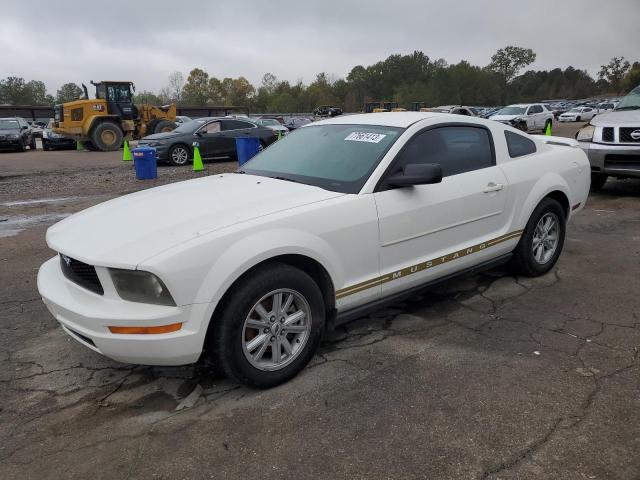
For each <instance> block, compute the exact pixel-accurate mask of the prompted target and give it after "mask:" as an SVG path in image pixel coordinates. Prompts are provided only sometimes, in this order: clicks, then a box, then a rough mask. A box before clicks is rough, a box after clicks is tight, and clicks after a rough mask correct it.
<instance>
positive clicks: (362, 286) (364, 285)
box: [336, 230, 524, 299]
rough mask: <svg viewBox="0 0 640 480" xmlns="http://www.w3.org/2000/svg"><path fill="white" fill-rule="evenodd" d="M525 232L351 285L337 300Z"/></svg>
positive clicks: (516, 232) (498, 238) (495, 239)
mask: <svg viewBox="0 0 640 480" xmlns="http://www.w3.org/2000/svg"><path fill="white" fill-rule="evenodd" d="M523 231H524V230H517V231H515V232H511V233H507V234H506V235H502V236H500V237H497V238H494V239H492V240H488V241H486V242H482V243H479V244H477V245H474V246H472V247H468V248H464V249H462V250H458V251H457V252H453V253H448V254H446V255H443V256H441V257H438V258H434V259H432V260H427V261H425V262H421V263H418V264H416V265H412V266H410V267H406V268H403V269H402V270H397V271H395V272H392V273H387V274H385V275H382V276H380V277H377V278H372V279H370V280H367V281H365V282H360V283H356V284H355V285H351V286H349V287H346V288H343V289H341V290H338V291H337V292H336V299H340V298H344V297H347V296H349V295H353V294H354V293H358V292H362V291H363V290H367V289H369V288H372V287H376V286H378V285H382V284H383V283H387V282H392V281H393V280H397V279H399V278H402V277H406V276H408V275H413V274H414V273H418V272H422V271H424V270H427V269H429V268H433V267H437V266H438V265H442V264H443V263H448V262H451V261H453V260H457V259H458V258H461V257H466V256H467V255H471V254H472V253H477V252H479V251H481V250H484V249H485V248H487V247H493V246H494V245H497V244H499V243H502V242H506V241H508V240H513V239H515V238H519V237H520V236H521V235H522V232H523Z"/></svg>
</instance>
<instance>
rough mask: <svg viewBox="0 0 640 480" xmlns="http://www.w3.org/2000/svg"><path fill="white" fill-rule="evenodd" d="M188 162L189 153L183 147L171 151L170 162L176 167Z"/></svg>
mask: <svg viewBox="0 0 640 480" xmlns="http://www.w3.org/2000/svg"><path fill="white" fill-rule="evenodd" d="M187 160H189V153H188V152H187V149H186V148H184V147H176V148H174V149H173V150H172V151H171V161H172V162H173V163H175V164H176V165H184V164H185V163H187Z"/></svg>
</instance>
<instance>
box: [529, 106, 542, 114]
mask: <svg viewBox="0 0 640 480" xmlns="http://www.w3.org/2000/svg"><path fill="white" fill-rule="evenodd" d="M529 113H542V107H541V106H540V105H533V106H532V107H531V108H530V109H529Z"/></svg>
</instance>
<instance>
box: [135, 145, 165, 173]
mask: <svg viewBox="0 0 640 480" xmlns="http://www.w3.org/2000/svg"><path fill="white" fill-rule="evenodd" d="M131 153H133V164H134V166H135V167H136V178H137V179H138V180H151V179H153V178H158V163H157V161H156V149H155V148H153V147H138V148H134V149H133V150H131Z"/></svg>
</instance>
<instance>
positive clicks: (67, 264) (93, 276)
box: [60, 254, 104, 295]
mask: <svg viewBox="0 0 640 480" xmlns="http://www.w3.org/2000/svg"><path fill="white" fill-rule="evenodd" d="M60 266H61V267H62V273H63V274H64V276H65V277H67V278H68V279H69V280H71V281H72V282H73V283H77V284H78V285H80V286H81V287H83V288H86V289H87V290H90V291H92V292H93V293H97V294H98V295H104V289H103V288H102V284H101V283H100V279H99V278H98V274H97V273H96V269H95V267H93V265H87V264H86V263H83V262H81V261H79V260H76V259H75V258H71V257H67V256H66V255H62V254H60Z"/></svg>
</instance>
